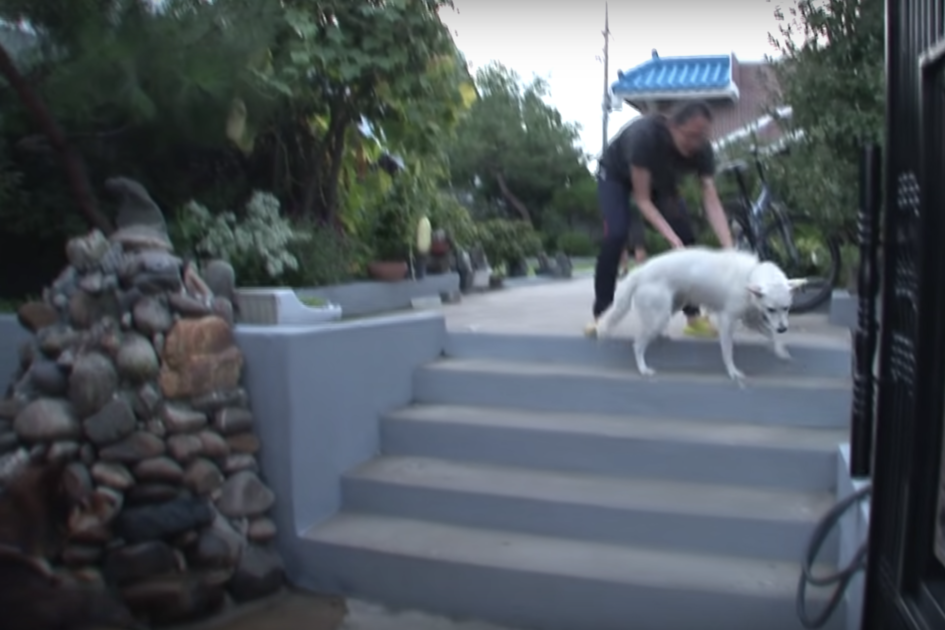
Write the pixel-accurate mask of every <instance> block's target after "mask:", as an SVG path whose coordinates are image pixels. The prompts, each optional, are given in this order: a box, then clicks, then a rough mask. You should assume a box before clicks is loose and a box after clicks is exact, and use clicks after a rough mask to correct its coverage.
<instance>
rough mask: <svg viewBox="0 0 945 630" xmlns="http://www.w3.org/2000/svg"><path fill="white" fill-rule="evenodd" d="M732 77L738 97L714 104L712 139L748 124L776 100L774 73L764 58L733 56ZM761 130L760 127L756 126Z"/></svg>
mask: <svg viewBox="0 0 945 630" xmlns="http://www.w3.org/2000/svg"><path fill="white" fill-rule="evenodd" d="M732 61H733V65H732V81H733V82H734V83H735V84H736V85H737V86H738V100H737V101H734V102H732V103H728V104H721V103H719V105H718V107H715V108H713V109H714V111H713V114H714V120H713V121H712V131H713V135H714V136H715V139H720V138H723V137H725V136H727V135H729V134H731V133H734V132H736V131H738V130H739V129H742V128H743V127H745V126H746V125H750V124H752V123H754V122H755V121H756V120H758V119H759V118H760V117H762V116H764V115H765V114H766V113H768V110H769V109H770V108H771V107H772V106H777V105H780V103H778V102H776V101H777V92H778V84H777V77H776V76H775V75H774V72H773V70H772V68H771V65H770V64H769V63H767V62H764V61H739V60H738V59H736V58H735V57H734V56H733V57H732ZM759 131H760V130H759Z"/></svg>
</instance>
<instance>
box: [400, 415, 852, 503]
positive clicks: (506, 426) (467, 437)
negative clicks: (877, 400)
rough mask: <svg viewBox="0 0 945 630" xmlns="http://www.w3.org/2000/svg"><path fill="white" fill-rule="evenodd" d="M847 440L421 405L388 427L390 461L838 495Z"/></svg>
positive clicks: (816, 433)
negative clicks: (840, 449) (840, 455)
mask: <svg viewBox="0 0 945 630" xmlns="http://www.w3.org/2000/svg"><path fill="white" fill-rule="evenodd" d="M844 439H846V432H844V431H839V430H829V429H807V428H798V427H779V426H771V425H751V424H733V423H717V422H704V421H695V422H694V421H687V420H677V419H668V418H659V419H654V418H647V417H640V416H613V415H595V414H589V413H564V412H552V411H528V410H522V409H510V408H489V407H478V406H461V405H415V406H412V407H407V408H404V409H399V410H396V411H393V412H390V413H388V414H386V415H385V416H383V418H382V421H381V445H382V450H383V452H384V453H386V454H388V455H402V456H417V457H433V458H439V459H447V460H452V461H458V462H459V461H465V462H482V463H491V464H496V465H504V466H516V467H523V468H529V467H530V468H537V469H540V470H560V471H574V472H586V473H592V474H599V475H606V476H633V477H644V478H646V477H649V478H658V479H665V480H668V481H699V482H702V483H711V484H726V485H738V486H750V487H756V488H783V489H789V490H796V491H802V492H804V491H821V492H827V491H832V490H833V487H834V484H835V481H836V473H837V444H839V443H840V442H842V441H843V440H844Z"/></svg>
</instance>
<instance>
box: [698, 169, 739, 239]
mask: <svg viewBox="0 0 945 630" xmlns="http://www.w3.org/2000/svg"><path fill="white" fill-rule="evenodd" d="M702 205H703V206H704V207H705V217H706V219H708V220H709V225H711V226H712V231H713V232H715V236H716V238H718V239H719V245H721V246H722V247H724V248H731V247H733V246H734V244H733V243H732V231H731V229H729V225H728V217H727V216H725V209H724V208H722V202H721V201H720V200H719V191H718V190H716V188H715V180H714V179H713V178H712V177H711V176H708V177H703V178H702Z"/></svg>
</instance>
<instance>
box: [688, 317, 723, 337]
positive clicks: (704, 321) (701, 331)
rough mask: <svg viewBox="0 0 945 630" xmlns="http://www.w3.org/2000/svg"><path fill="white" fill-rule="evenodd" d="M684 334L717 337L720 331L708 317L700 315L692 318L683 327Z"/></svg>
mask: <svg viewBox="0 0 945 630" xmlns="http://www.w3.org/2000/svg"><path fill="white" fill-rule="evenodd" d="M683 334H684V335H688V336H690V337H717V336H718V334H719V331H718V330H716V329H715V326H713V325H712V322H710V321H709V318H708V317H705V316H703V317H698V318H696V319H694V320H691V321H690V322H688V323H687V324H686V327H685V328H683Z"/></svg>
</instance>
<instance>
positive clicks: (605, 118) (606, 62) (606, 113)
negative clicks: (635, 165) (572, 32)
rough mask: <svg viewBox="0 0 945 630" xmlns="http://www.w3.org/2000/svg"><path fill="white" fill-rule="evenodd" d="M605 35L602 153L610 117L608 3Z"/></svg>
mask: <svg viewBox="0 0 945 630" xmlns="http://www.w3.org/2000/svg"><path fill="white" fill-rule="evenodd" d="M601 32H602V33H603V35H604V100H603V101H601V109H602V110H603V132H604V135H603V143H602V144H601V148H600V151H601V155H603V153H604V150H605V149H606V148H607V140H608V139H609V137H608V135H607V122H608V119H609V117H610V86H609V85H608V84H607V83H608V81H609V80H610V15H609V11H608V8H607V3H606V2H605V3H604V30H603V31H601Z"/></svg>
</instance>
